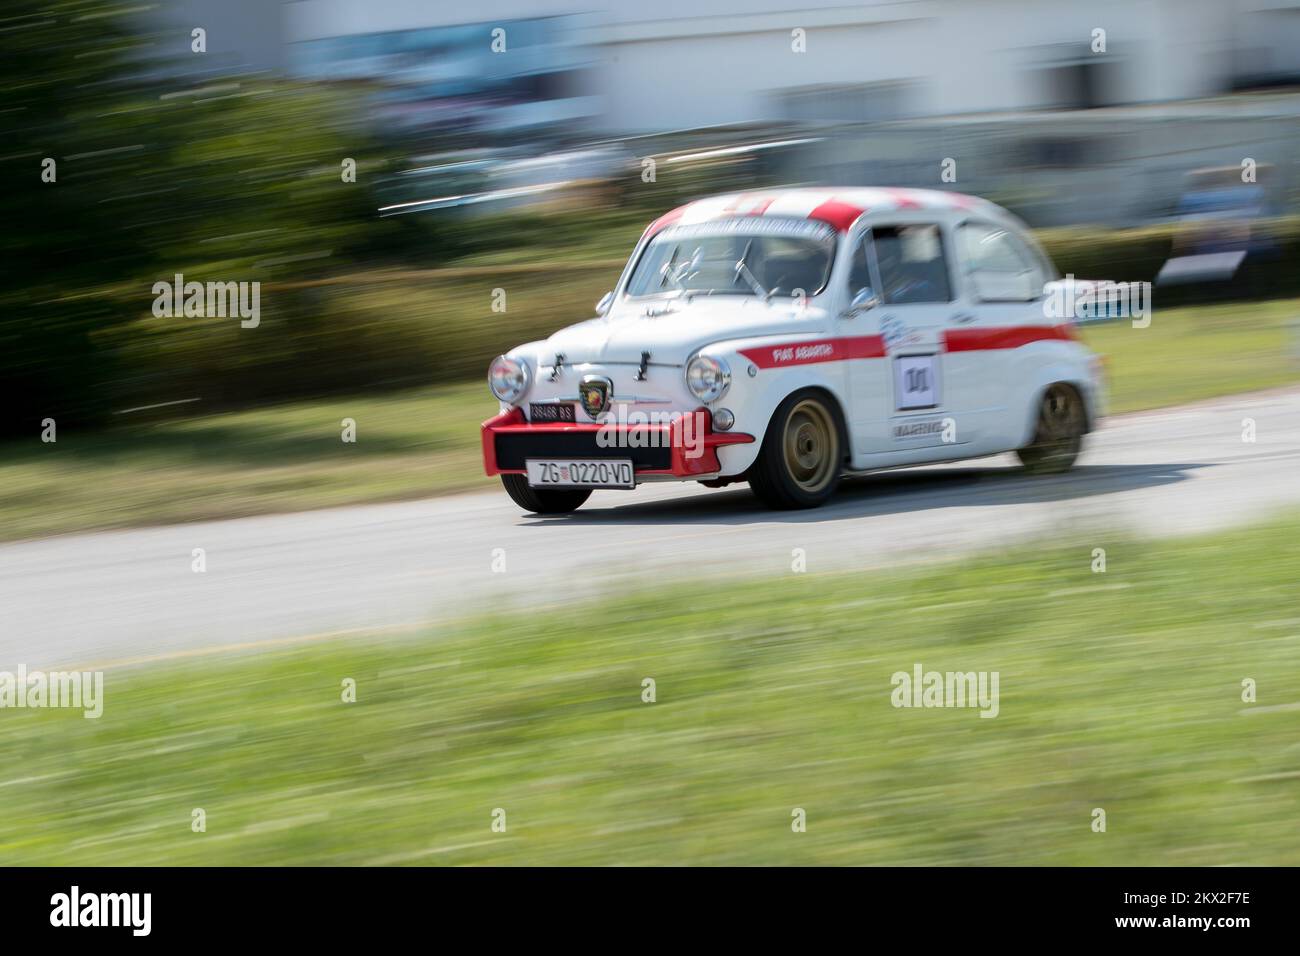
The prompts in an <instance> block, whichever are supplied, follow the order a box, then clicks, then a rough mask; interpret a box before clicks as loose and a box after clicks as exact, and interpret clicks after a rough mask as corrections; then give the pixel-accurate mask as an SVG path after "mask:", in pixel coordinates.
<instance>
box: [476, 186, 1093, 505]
mask: <svg viewBox="0 0 1300 956" xmlns="http://www.w3.org/2000/svg"><path fill="white" fill-rule="evenodd" d="M1055 278H1056V276H1055V271H1054V269H1053V267H1052V264H1051V262H1050V260H1049V259H1048V258H1047V257H1046V256H1045V255H1044V254H1043V251H1042V249H1041V248H1039V246H1038V244H1037V243H1036V242H1035V241H1034V239H1033V237H1032V236H1031V235H1030V234H1029V232H1028V231H1027V230H1026V228H1025V227H1024V225H1023V224H1022V223H1021V222H1020V221H1019V220H1018V219H1016V218H1015V217H1013V216H1012V215H1010V214H1009V213H1007V212H1006V211H1005V210H1003V209H1002V208H1000V207H998V206H996V205H994V204H992V203H989V202H986V201H984V200H982V199H976V198H973V197H970V196H963V195H960V194H957V193H949V192H937V191H929V190H913V189H835V190H828V189H789V190H777V191H773V192H754V193H739V194H733V195H726V196H717V197H714V198H710V199H701V200H698V201H696V202H692V203H689V204H687V205H685V206H683V207H681V208H679V209H675V210H673V211H672V212H670V213H668V214H667V215H665V216H662V217H660V218H659V219H657V220H655V222H653V223H652V224H651V225H650V227H649V228H648V229H646V231H645V234H644V235H643V236H642V237H641V239H640V241H639V242H638V243H637V245H636V249H635V250H634V251H633V253H632V257H631V259H629V260H628V264H627V266H626V267H625V268H624V270H623V274H622V277H621V278H620V279H619V282H618V286H617V287H616V288H615V289H614V291H613V292H610V293H608V294H607V295H606V296H605V297H604V298H602V299H601V301H600V302H599V303H598V304H597V306H596V311H597V313H598V316H599V317H598V318H594V319H591V320H589V321H586V322H580V323H578V324H577V325H572V326H569V327H568V328H565V329H561V330H560V331H558V332H556V333H555V334H554V335H552V336H551V337H550V338H549V339H545V340H544V341H538V342H530V343H528V344H527V345H521V346H519V347H518V348H516V349H514V350H512V351H511V352H510V353H509V354H507V355H502V356H500V357H498V358H497V359H496V360H494V361H493V362H492V365H491V368H490V370H489V373H488V384H489V386H490V387H491V389H492V394H493V395H495V396H496V398H497V399H498V400H499V401H500V402H501V413H500V414H499V415H497V416H496V417H494V418H492V419H490V420H489V421H487V422H484V423H483V459H484V465H485V468H486V470H487V473H488V474H489V475H497V474H499V475H500V476H501V480H502V482H503V483H504V485H505V488H506V491H507V492H508V493H509V494H510V497H511V498H513V499H514V500H515V502H516V503H517V504H519V505H520V506H521V507H523V508H525V509H527V510H528V511H534V512H539V513H557V512H567V511H572V510H573V509H575V508H577V507H578V506H579V505H581V504H582V503H583V502H584V501H586V499H587V498H588V496H589V495H590V494H591V492H592V490H593V489H595V488H634V487H636V485H638V484H640V483H641V482H645V481H659V480H677V481H699V482H701V483H703V484H706V485H710V486H717V485H724V484H728V483H730V482H734V481H748V482H749V484H750V487H751V488H752V489H753V490H754V492H755V493H756V494H757V495H758V497H759V498H760V499H761V500H762V501H763V502H765V503H766V504H768V505H769V506H772V507H776V508H804V507H812V506H815V505H819V504H821V503H822V502H824V501H825V500H826V499H827V498H828V497H830V495H831V494H832V493H833V492H834V490H835V486H836V484H837V482H838V481H839V479H840V477H841V476H842V475H845V474H854V473H858V472H866V471H871V470H874V469H879V468H891V467H895V466H899V465H916V464H923V463H929V462H937V461H951V460H955V459H962V458H974V457H978V456H983V455H991V454H995V453H998V452H1006V451H1015V452H1017V454H1018V455H1019V456H1020V460H1021V461H1022V462H1023V463H1024V465H1025V466H1026V467H1027V468H1029V469H1030V470H1034V471H1041V472H1054V471H1063V470H1065V469H1067V468H1069V467H1070V465H1071V464H1073V462H1074V460H1075V458H1076V456H1077V455H1078V453H1079V451H1080V448H1081V447H1082V440H1083V436H1084V434H1085V433H1087V432H1088V431H1089V430H1091V429H1092V427H1093V426H1094V423H1095V422H1096V421H1097V418H1098V416H1099V415H1100V414H1101V403H1102V383H1101V372H1102V370H1101V366H1100V363H1099V361H1098V359H1097V357H1096V356H1094V355H1093V354H1092V353H1091V352H1090V351H1089V350H1088V349H1087V348H1085V347H1084V346H1083V345H1082V344H1081V343H1079V342H1078V341H1077V340H1076V337H1075V334H1074V328H1073V324H1072V322H1071V321H1070V319H1069V318H1068V317H1064V318H1058V317H1054V316H1053V311H1052V310H1051V309H1050V308H1048V307H1047V304H1048V302H1049V301H1050V300H1051V299H1053V298H1056V297H1054V296H1053V295H1052V292H1053V290H1056V291H1059V285H1060V284H1059V283H1054V280H1055Z"/></svg>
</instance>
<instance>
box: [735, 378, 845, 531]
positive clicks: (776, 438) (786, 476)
mask: <svg viewBox="0 0 1300 956" xmlns="http://www.w3.org/2000/svg"><path fill="white" fill-rule="evenodd" d="M843 436H844V426H843V422H842V421H841V420H840V412H839V408H838V406H837V405H836V404H835V401H834V400H833V399H831V398H829V397H827V396H826V395H825V394H824V393H823V392H820V391H817V390H816V389H805V390H804V391H802V392H795V393H794V394H793V395H791V396H789V397H788V398H786V400H785V401H783V402H782V403H781V404H780V405H779V406H777V409H776V411H775V412H774V413H773V414H772V420H771V421H770V422H768V425H767V433H766V434H765V435H764V436H763V447H762V448H760V449H759V452H758V458H757V460H755V462H754V464H753V465H751V466H750V469H749V474H748V477H749V487H750V488H752V489H753V491H754V494H755V495H757V496H758V499H759V500H760V501H761V502H763V504H765V505H767V506H768V507H769V508H779V509H791V508H816V507H817V506H818V505H820V504H822V503H823V502H824V501H826V499H827V498H829V497H830V496H831V495H833V494H834V493H835V487H836V485H838V484H839V482H840V473H841V472H842V471H843V469H844V440H843Z"/></svg>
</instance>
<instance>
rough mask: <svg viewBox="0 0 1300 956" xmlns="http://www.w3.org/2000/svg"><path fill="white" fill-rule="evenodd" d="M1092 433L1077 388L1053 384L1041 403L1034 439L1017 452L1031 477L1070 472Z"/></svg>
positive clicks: (1060, 383) (1063, 384) (1044, 394)
mask: <svg viewBox="0 0 1300 956" xmlns="http://www.w3.org/2000/svg"><path fill="white" fill-rule="evenodd" d="M1087 430H1088V418H1087V413H1086V411H1085V410H1084V407H1083V399H1082V398H1081V397H1080V395H1079V392H1078V391H1077V390H1076V389H1075V388H1074V386H1073V385H1066V384H1065V383H1064V382H1057V383H1056V384H1055V385H1049V386H1048V387H1047V390H1046V391H1045V392H1043V395H1042V398H1041V399H1039V402H1038V418H1037V421H1036V424H1035V426H1034V438H1033V441H1031V442H1030V443H1029V444H1028V445H1026V446H1025V447H1024V448H1021V449H1018V450H1017V451H1016V456H1017V457H1018V458H1019V459H1020V463H1021V464H1022V465H1024V466H1025V471H1026V472H1028V473H1029V474H1031V475H1056V474H1060V473H1061V472H1063V471H1069V470H1070V468H1071V467H1072V466H1073V465H1074V461H1075V459H1076V458H1078V457H1079V452H1080V451H1082V450H1083V436H1084V433H1085V432H1086V431H1087Z"/></svg>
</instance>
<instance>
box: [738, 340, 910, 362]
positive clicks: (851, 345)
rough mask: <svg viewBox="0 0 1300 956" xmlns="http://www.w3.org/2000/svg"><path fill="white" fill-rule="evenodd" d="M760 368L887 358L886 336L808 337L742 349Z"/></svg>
mask: <svg viewBox="0 0 1300 956" xmlns="http://www.w3.org/2000/svg"><path fill="white" fill-rule="evenodd" d="M740 354H741V355H743V356H745V358H747V359H749V360H750V361H751V362H753V363H754V364H755V365H757V366H758V367H759V368H785V367H786V366H789V365H812V364H814V363H817V362H844V361H847V360H848V359H865V358H884V357H885V339H884V337H883V336H880V335H855V336H851V337H848V338H842V339H809V340H807V341H804V342H784V343H782V344H780V345H765V346H763V347H762V348H756V349H741V350H740Z"/></svg>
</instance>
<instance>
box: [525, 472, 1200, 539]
mask: <svg viewBox="0 0 1300 956" xmlns="http://www.w3.org/2000/svg"><path fill="white" fill-rule="evenodd" d="M1211 467H1213V465H1212V464H1211V463H1208V462H1178V463H1172V464H1154V465H1078V466H1076V467H1075V468H1073V469H1072V470H1070V471H1068V472H1066V473H1065V474H1063V475H1051V476H1036V475H1027V474H1025V473H1024V472H1023V471H1022V470H1021V469H1020V468H1019V467H1017V466H1012V465H1002V466H998V465H989V466H980V467H971V466H957V467H951V466H941V467H926V468H920V469H899V470H897V471H882V472H876V473H874V474H869V475H862V476H857V477H852V478H845V479H844V480H843V481H841V482H840V487H839V489H838V490H837V491H836V493H835V496H834V497H833V498H832V499H831V500H830V501H828V502H827V503H826V504H825V505H823V506H822V507H820V508H813V509H810V510H807V511H770V510H768V509H766V508H764V507H763V506H762V505H761V504H760V503H759V502H758V500H757V499H755V498H754V496H753V494H752V493H751V492H750V490H749V488H748V486H746V485H744V484H738V485H733V486H728V487H726V488H723V489H718V490H712V491H709V492H704V493H691V492H689V491H687V490H686V489H683V494H682V496H681V497H674V498H658V499H656V500H654V501H642V502H629V503H628V504H624V505H619V504H617V503H614V504H612V505H611V504H606V503H605V501H612V500H614V499H612V498H606V499H605V500H604V501H597V502H588V503H587V504H586V505H584V506H583V508H582V509H581V510H580V511H576V512H574V513H573V514H569V515H559V516H554V517H544V516H540V515H528V516H526V517H525V518H524V520H523V521H521V524H523V525H529V524H538V525H542V524H551V523H554V522H557V521H562V522H564V523H566V524H578V525H601V524H622V525H626V524H646V525H664V524H674V523H681V524H686V523H690V524H699V523H700V522H702V521H703V522H712V523H714V524H723V525H742V524H755V523H771V522H774V521H775V522H789V523H805V522H823V521H835V520H838V519H842V518H860V517H863V516H865V515H885V514H896V513H899V512H906V511H923V510H925V509H926V508H931V507H944V508H962V507H976V506H980V507H983V506H988V505H999V504H1007V505H1014V504H1025V503H1034V502H1044V501H1069V500H1074V499H1083V498H1091V497H1096V496H1098V495H1108V494H1115V493H1118V492H1124V491H1133V490H1137V489H1141V488H1157V487H1160V486H1162V485H1169V484H1175V483H1177V482H1180V481H1186V480H1187V478H1188V477H1189V473H1190V472H1192V471H1194V470H1196V469H1200V468H1211ZM697 487H698V486H697ZM700 491H703V489H700Z"/></svg>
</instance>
